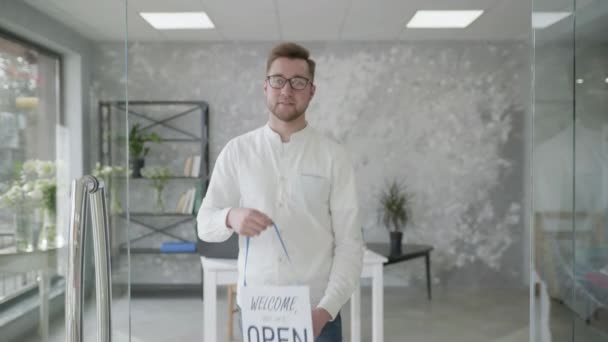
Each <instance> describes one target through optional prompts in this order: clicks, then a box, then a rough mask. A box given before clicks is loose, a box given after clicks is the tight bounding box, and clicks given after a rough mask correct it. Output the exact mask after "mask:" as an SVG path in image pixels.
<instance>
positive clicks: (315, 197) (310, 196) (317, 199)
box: [293, 172, 330, 211]
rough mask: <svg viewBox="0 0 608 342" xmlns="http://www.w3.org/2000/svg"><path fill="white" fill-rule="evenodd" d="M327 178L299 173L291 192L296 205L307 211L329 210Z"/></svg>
mask: <svg viewBox="0 0 608 342" xmlns="http://www.w3.org/2000/svg"><path fill="white" fill-rule="evenodd" d="M329 192H330V182H329V178H327V177H325V176H323V175H321V174H319V173H315V172H300V173H299V174H298V176H297V180H296V188H295V189H294V191H293V195H294V197H295V201H296V203H297V204H299V205H302V206H304V207H305V208H307V209H308V210H312V211H317V210H328V209H329Z"/></svg>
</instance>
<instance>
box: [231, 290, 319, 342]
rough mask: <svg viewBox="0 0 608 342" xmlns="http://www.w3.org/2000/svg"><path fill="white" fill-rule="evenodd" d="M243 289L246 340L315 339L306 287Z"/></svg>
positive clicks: (299, 341) (290, 341)
mask: <svg viewBox="0 0 608 342" xmlns="http://www.w3.org/2000/svg"><path fill="white" fill-rule="evenodd" d="M239 291H241V314H242V319H243V340H244V341H245V342H274V341H276V342H314V336H313V331H312V316H311V307H310V293H309V290H308V287H306V286H268V287H266V286H265V287H251V286H244V287H241V288H240V289H239Z"/></svg>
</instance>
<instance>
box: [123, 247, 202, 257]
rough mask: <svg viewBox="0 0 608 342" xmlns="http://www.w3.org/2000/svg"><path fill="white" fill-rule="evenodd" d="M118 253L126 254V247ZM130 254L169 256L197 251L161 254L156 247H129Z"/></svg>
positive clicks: (195, 252)
mask: <svg viewBox="0 0 608 342" xmlns="http://www.w3.org/2000/svg"><path fill="white" fill-rule="evenodd" d="M120 251H121V252H122V253H127V251H128V249H127V247H126V246H123V247H121V248H120ZM129 251H130V252H131V254H163V255H170V254H198V251H194V252H170V253H168V252H161V251H160V248H158V247H131V248H130V250H129Z"/></svg>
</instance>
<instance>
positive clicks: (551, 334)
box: [531, 0, 580, 342]
mask: <svg viewBox="0 0 608 342" xmlns="http://www.w3.org/2000/svg"><path fill="white" fill-rule="evenodd" d="M573 9H574V3H573V2H572V1H552V0H534V2H533V13H532V23H533V29H534V62H533V73H534V78H533V79H534V84H533V110H534V115H533V120H534V126H533V127H534V132H533V136H534V139H533V144H534V146H533V151H534V152H533V170H534V171H533V172H534V173H533V193H534V197H533V201H534V202H533V215H532V224H533V234H532V236H533V238H532V241H533V244H532V245H533V258H534V263H533V270H532V274H531V279H532V281H531V285H533V289H534V291H533V292H534V296H533V297H532V298H531V306H532V314H533V318H532V323H533V325H532V327H533V329H532V338H533V340H534V341H543V342H545V341H572V336H573V331H572V324H573V319H574V317H575V310H576V308H575V303H574V296H573V294H574V289H575V288H576V280H575V277H574V274H573V270H574V250H573V241H574V239H573V237H574V234H573V221H574V217H576V216H577V215H579V214H580V213H577V212H576V211H575V210H574V202H573V193H572V190H573V186H574V182H573V177H574V164H573V155H574V154H573V153H574V150H573V149H574V146H573V138H574V125H573V115H574V107H573V105H574V97H573V94H574V93H573V92H574V79H573V25H574V16H573V15H572V12H573Z"/></svg>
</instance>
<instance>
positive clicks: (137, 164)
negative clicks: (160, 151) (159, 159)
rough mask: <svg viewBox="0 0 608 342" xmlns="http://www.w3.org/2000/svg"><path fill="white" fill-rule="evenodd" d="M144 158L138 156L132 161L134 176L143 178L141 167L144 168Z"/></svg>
mask: <svg viewBox="0 0 608 342" xmlns="http://www.w3.org/2000/svg"><path fill="white" fill-rule="evenodd" d="M144 161H145V160H144V158H137V159H133V161H131V168H132V169H133V178H141V169H143V168H144Z"/></svg>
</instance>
